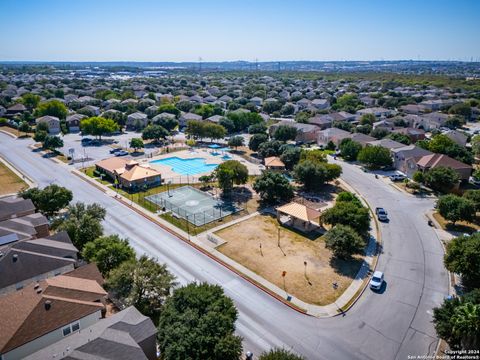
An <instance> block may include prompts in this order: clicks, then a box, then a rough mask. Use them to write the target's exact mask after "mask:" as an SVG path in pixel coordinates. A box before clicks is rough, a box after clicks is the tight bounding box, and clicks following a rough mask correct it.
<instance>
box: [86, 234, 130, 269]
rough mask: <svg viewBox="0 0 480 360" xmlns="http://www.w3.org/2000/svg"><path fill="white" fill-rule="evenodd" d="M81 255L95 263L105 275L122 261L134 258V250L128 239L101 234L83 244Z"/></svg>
mask: <svg viewBox="0 0 480 360" xmlns="http://www.w3.org/2000/svg"><path fill="white" fill-rule="evenodd" d="M82 257H83V258H84V259H85V260H87V261H88V262H94V263H95V264H97V266H98V269H99V270H100V272H101V273H102V274H103V276H106V275H107V274H108V273H109V272H110V271H111V270H113V269H116V268H117V267H118V266H119V265H120V264H121V263H123V262H124V261H131V260H134V259H135V251H134V250H133V248H132V247H131V246H130V245H129V244H128V240H126V239H120V237H119V236H118V235H110V236H102V237H99V238H97V239H95V240H93V241H89V242H87V243H86V244H85V246H84V247H83V250H82Z"/></svg>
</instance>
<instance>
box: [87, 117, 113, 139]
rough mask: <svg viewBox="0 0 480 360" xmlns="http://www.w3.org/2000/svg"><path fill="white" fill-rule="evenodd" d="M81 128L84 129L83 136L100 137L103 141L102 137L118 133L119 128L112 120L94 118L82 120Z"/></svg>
mask: <svg viewBox="0 0 480 360" xmlns="http://www.w3.org/2000/svg"><path fill="white" fill-rule="evenodd" d="M80 128H81V129H82V134H85V135H93V136H98V138H99V139H101V138H102V135H105V134H109V133H113V132H115V131H117V130H118V129H119V126H118V124H117V123H116V122H115V121H113V120H112V119H105V118H103V117H100V116H94V117H91V118H87V119H83V120H81V121H80Z"/></svg>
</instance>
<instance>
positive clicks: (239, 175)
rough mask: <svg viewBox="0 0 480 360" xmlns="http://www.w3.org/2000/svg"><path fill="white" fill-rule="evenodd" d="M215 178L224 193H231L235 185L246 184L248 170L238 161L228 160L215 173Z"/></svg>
mask: <svg viewBox="0 0 480 360" xmlns="http://www.w3.org/2000/svg"><path fill="white" fill-rule="evenodd" d="M214 175H215V178H216V179H217V181H218V185H219V186H220V188H221V189H222V192H223V193H229V192H230V191H231V190H232V189H233V185H234V184H236V185H240V184H245V183H246V182H247V180H248V169H247V167H246V166H245V165H243V164H242V163H241V162H239V161H237V160H227V161H225V162H223V163H221V164H220V165H218V166H217V168H216V169H215V171H214Z"/></svg>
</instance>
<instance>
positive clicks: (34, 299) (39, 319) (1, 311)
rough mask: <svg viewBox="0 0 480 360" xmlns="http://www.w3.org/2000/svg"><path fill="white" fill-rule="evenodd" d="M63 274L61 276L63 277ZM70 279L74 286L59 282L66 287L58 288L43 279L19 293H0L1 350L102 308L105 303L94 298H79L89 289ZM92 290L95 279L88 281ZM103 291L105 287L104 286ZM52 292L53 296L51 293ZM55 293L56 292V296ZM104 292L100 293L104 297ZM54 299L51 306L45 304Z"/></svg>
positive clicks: (9, 348) (30, 339) (15, 345)
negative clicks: (80, 287) (2, 294)
mask: <svg viewBox="0 0 480 360" xmlns="http://www.w3.org/2000/svg"><path fill="white" fill-rule="evenodd" d="M62 277H63V276H59V277H57V278H56V279H58V278H62ZM72 279H73V278H68V280H69V283H71V284H72V286H70V287H68V284H66V285H65V284H64V283H63V282H62V280H59V281H57V283H60V284H61V285H62V286H64V287H57V286H56V283H55V282H53V283H52V282H50V283H48V282H46V281H42V282H40V283H39V284H38V286H37V285H35V284H31V285H29V286H27V287H25V288H24V289H22V290H19V291H17V292H14V293H11V294H7V295H4V296H0V319H2V326H1V327H0V352H1V353H5V352H8V351H10V350H13V349H15V348H17V347H19V346H21V345H23V344H26V343H28V342H30V341H32V340H34V339H36V338H38V337H40V336H42V335H45V334H47V333H49V332H51V331H53V330H55V329H58V328H60V327H62V326H64V325H66V324H69V323H71V322H73V321H75V320H78V319H80V318H82V317H85V316H87V315H89V314H92V313H94V312H97V311H99V310H102V309H103V308H104V306H103V304H102V303H100V302H95V301H94V300H93V301H79V300H78V296H79V294H85V293H86V292H84V291H82V290H79V289H78V281H72ZM80 280H83V281H84V284H85V287H86V288H88V289H90V288H91V287H92V286H94V285H92V283H93V284H95V285H97V286H98V284H97V283H96V282H95V281H94V280H84V279H80ZM102 290H103V289H102ZM49 293H50V295H49ZM52 294H55V295H52ZM101 296H102V294H98V296H97V298H98V299H100V298H101ZM47 300H48V301H50V307H49V308H47V306H45V302H46V301H47Z"/></svg>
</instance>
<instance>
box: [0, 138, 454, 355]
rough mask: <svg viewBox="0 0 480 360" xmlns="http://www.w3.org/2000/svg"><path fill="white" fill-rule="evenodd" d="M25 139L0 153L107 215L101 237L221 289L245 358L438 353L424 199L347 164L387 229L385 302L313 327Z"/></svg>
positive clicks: (369, 296) (433, 242)
mask: <svg viewBox="0 0 480 360" xmlns="http://www.w3.org/2000/svg"><path fill="white" fill-rule="evenodd" d="M29 141H30V140H14V139H12V138H10V137H8V136H6V135H4V134H2V133H0V154H1V155H2V156H4V157H6V158H7V159H8V160H9V161H10V162H12V163H13V164H14V165H15V166H16V167H17V168H18V169H20V170H21V171H22V172H24V173H26V174H27V175H28V176H30V177H31V178H33V179H34V180H35V181H36V182H37V183H38V184H40V186H45V185H47V184H50V183H58V184H60V185H63V186H66V187H68V188H70V189H72V190H73V192H74V198H75V200H78V201H85V202H98V203H100V204H101V205H103V206H105V207H106V208H107V210H108V215H107V218H106V221H105V228H106V231H107V232H115V233H119V234H121V236H123V237H128V238H129V239H130V242H131V244H132V246H134V248H135V249H136V250H137V251H139V252H141V253H143V252H145V253H147V254H149V255H153V256H156V257H158V259H159V261H161V262H165V263H166V264H167V265H168V267H169V269H170V270H171V271H172V272H173V273H174V274H175V275H176V276H177V277H178V279H179V281H180V282H181V283H187V282H190V281H195V280H197V281H208V282H210V283H213V284H220V285H221V286H223V288H224V289H225V292H226V294H227V295H228V296H230V297H231V298H232V299H233V300H234V301H235V304H236V306H237V308H238V309H239V313H240V317H239V320H238V322H237V332H238V334H239V335H241V336H242V337H243V338H244V347H245V349H246V350H252V351H253V352H254V353H255V354H258V353H259V352H261V351H262V350H264V349H268V348H269V347H271V346H283V347H287V348H293V349H294V350H295V351H297V352H299V353H302V354H304V355H305V356H306V357H307V358H308V359H406V358H407V355H426V354H431V353H432V352H433V351H434V349H435V346H436V343H437V340H436V338H435V331H434V329H433V326H432V324H431V309H432V308H433V307H434V306H436V305H438V304H439V303H440V302H441V301H442V299H443V297H444V296H445V295H447V293H448V277H447V273H446V271H445V270H444V268H443V265H442V247H441V245H440V243H439V241H438V239H437V237H436V235H435V232H434V231H433V230H432V229H431V228H430V227H429V226H428V225H427V223H426V219H425V217H424V216H423V213H424V212H425V211H426V210H427V209H429V208H431V207H432V205H433V203H432V201H431V200H422V199H416V198H414V197H409V196H407V195H405V194H403V193H401V192H399V191H398V190H395V189H394V188H393V187H391V186H389V185H388V184H385V183H384V182H383V181H381V180H378V179H375V178H374V176H373V175H371V174H365V173H363V172H362V171H360V170H359V169H357V168H356V167H353V166H349V165H344V175H343V178H344V179H345V180H346V181H347V182H348V183H350V184H351V185H353V186H354V187H355V188H356V189H358V190H359V191H360V192H361V193H362V194H363V195H364V197H365V199H366V200H367V201H368V202H369V203H370V204H371V205H372V206H373V207H375V206H383V207H385V208H386V209H387V211H388V212H389V215H390V217H391V221H390V223H389V224H384V225H382V234H383V239H384V247H383V254H382V255H381V257H380V260H379V264H378V269H380V270H382V271H384V272H385V276H386V281H387V287H386V290H385V292H384V293H382V294H376V293H373V292H371V291H369V290H367V291H366V292H365V294H364V295H363V296H362V298H361V299H360V300H359V301H358V303H357V304H356V305H355V306H354V307H353V308H352V309H351V310H350V311H349V312H348V313H347V314H346V316H344V317H335V318H330V319H316V318H313V317H308V316H305V315H302V314H299V313H298V312H296V311H294V310H292V309H290V308H288V307H286V306H285V305H283V304H281V303H280V302H278V301H277V300H275V299H273V298H272V297H270V296H269V295H267V294H265V293H264V292H263V291H261V290H259V289H258V288H256V287H255V286H253V285H251V284H250V283H248V282H246V281H244V280H243V279H242V278H240V277H238V276H237V275H235V274H234V273H232V272H230V271H229V270H227V269H225V268H224V267H222V266H221V265H219V264H217V263H216V262H214V261H212V260H211V259H209V258H208V257H206V256H204V255H202V254H200V253H198V252H197V251H196V250H194V249H193V248H192V247H190V246H189V245H188V244H185V243H184V242H182V241H180V240H178V239H177V238H176V237H174V236H172V235H170V234H169V233H167V232H165V231H163V230H162V229H160V228H159V227H157V226H156V225H154V224H152V223H150V222H149V221H147V220H146V219H144V218H143V217H141V216H140V215H138V214H136V213H134V212H132V211H131V210H129V209H128V208H126V207H124V206H122V205H120V204H119V203H118V202H116V201H115V200H114V199H112V198H111V197H109V196H107V195H105V194H103V193H102V192H101V191H99V190H97V189H96V188H94V187H92V186H88V185H86V184H85V183H84V182H83V181H82V180H81V179H79V178H77V177H76V176H74V175H72V174H71V173H70V171H69V168H68V167H67V166H63V165H58V164H55V163H54V162H52V161H51V160H48V159H44V158H41V157H40V156H39V155H38V154H34V153H32V152H31V151H30V150H29V149H28V148H27V145H28V143H29Z"/></svg>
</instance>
